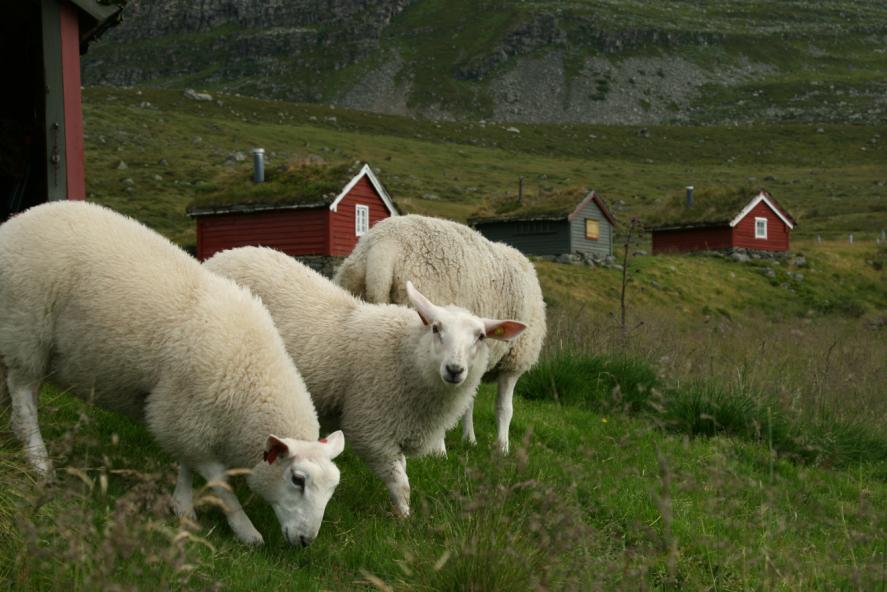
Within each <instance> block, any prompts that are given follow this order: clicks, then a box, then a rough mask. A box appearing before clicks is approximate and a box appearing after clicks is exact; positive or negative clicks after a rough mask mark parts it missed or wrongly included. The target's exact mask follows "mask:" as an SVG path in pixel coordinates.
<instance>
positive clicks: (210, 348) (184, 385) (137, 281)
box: [0, 202, 344, 546]
mask: <svg viewBox="0 0 887 592" xmlns="http://www.w3.org/2000/svg"><path fill="white" fill-rule="evenodd" d="M0 362H2V364H0V371H2V373H4V374H5V375H6V376H5V378H6V383H7V385H8V388H9V395H11V401H12V425H13V430H14V432H15V433H16V435H17V436H18V437H19V438H20V439H21V440H22V442H23V444H24V445H25V448H26V451H27V455H28V458H29V460H30V462H31V463H32V464H33V465H34V466H35V467H36V468H37V469H38V471H40V472H41V473H42V474H44V475H46V476H49V475H50V474H51V463H50V461H49V456H48V454H47V451H46V447H45V445H44V443H43V438H42V436H41V434H40V428H39V425H38V422H37V397H38V393H39V389H40V386H41V384H42V383H43V382H44V381H51V382H52V383H54V384H56V385H59V386H62V387H64V388H71V389H72V390H73V391H74V392H76V393H77V394H78V395H80V396H82V397H83V398H86V399H90V400H93V401H94V402H96V403H97V404H99V405H101V406H103V407H106V408H108V409H111V410H114V411H118V412H122V413H125V414H127V415H129V416H132V417H134V418H136V419H140V420H144V421H146V423H147V425H148V428H149V430H150V431H151V433H152V434H153V435H154V437H155V438H156V439H157V441H158V442H159V443H160V445H161V446H162V447H163V448H164V449H165V450H166V451H167V452H168V453H169V454H171V455H172V456H173V457H174V458H176V459H177V460H178V461H179V463H180V469H179V476H178V481H177V484H176V490H175V494H174V507H175V510H176V512H177V513H178V514H179V515H189V516H193V501H192V484H191V472H192V470H194V471H197V472H198V473H199V474H201V475H202V476H203V477H204V478H205V479H206V480H207V482H208V483H210V484H212V485H213V491H214V493H215V494H216V495H217V496H218V497H219V498H220V499H221V500H222V502H223V504H224V506H225V510H226V517H227V519H228V523H229V524H230V525H231V528H232V530H233V531H234V533H235V534H236V535H237V537H238V538H239V539H240V540H241V541H243V542H245V543H248V544H259V543H261V542H262V535H261V534H259V532H258V531H257V530H256V528H255V527H254V526H253V524H252V522H250V520H249V518H248V517H247V515H246V513H245V512H244V511H243V508H242V507H241V505H240V503H239V502H238V500H237V497H236V496H235V495H234V494H233V493H232V492H231V490H230V488H229V487H228V486H227V484H226V479H227V470H229V469H231V468H251V469H252V471H251V474H250V476H249V477H248V483H249V486H250V487H251V489H252V490H253V491H255V492H256V493H257V494H258V495H259V496H260V497H261V498H263V499H264V500H265V501H267V502H268V503H270V504H271V506H272V508H273V509H274V512H275V514H276V515H277V518H278V520H279V521H280V524H281V527H282V529H283V534H284V536H285V538H286V539H287V541H289V542H290V543H292V544H299V543H300V544H301V545H303V546H305V545H307V544H309V543H310V542H311V541H312V540H313V539H314V537H315V536H316V535H317V532H318V530H319V528H320V523H321V520H322V518H323V513H324V509H325V508H326V505H327V502H328V501H329V499H330V496H331V495H332V493H333V490H334V489H335V487H336V485H337V484H338V482H339V470H338V469H337V468H336V466H335V464H333V462H332V459H333V458H335V457H336V456H337V455H338V454H339V453H340V452H341V451H342V448H343V446H344V437H343V435H342V434H341V433H340V432H337V433H336V434H332V435H331V436H330V437H329V438H328V439H327V440H326V441H323V440H321V441H319V442H318V437H319V431H320V426H319V423H318V420H317V415H316V412H315V410H314V406H313V404H312V402H311V399H310V397H309V395H308V391H307V389H306V387H305V383H304V382H303V380H302V378H301V376H300V375H299V373H298V371H297V370H296V368H295V366H294V365H293V362H292V360H291V359H290V358H289V356H288V355H287V353H286V350H285V348H284V344H283V342H282V340H281V338H280V335H279V334H278V333H277V330H276V328H275V326H274V323H273V321H272V319H271V317H270V316H269V314H268V311H266V310H265V309H264V308H263V307H262V305H261V303H260V302H259V301H258V299H256V298H255V297H254V296H252V295H251V294H250V293H249V292H248V291H247V290H244V289H242V288H240V287H238V286H237V285H235V284H234V283H233V282H231V281H229V280H226V279H224V278H220V277H218V276H216V275H214V274H212V273H209V272H208V271H206V270H205V269H203V268H201V267H200V265H199V264H198V263H197V262H196V261H195V260H194V259H192V258H191V257H189V256H188V255H187V254H186V253H184V252H183V251H182V250H180V249H179V248H177V247H176V246H174V245H173V244H172V243H170V242H169V241H167V240H166V239H164V238H163V237H161V236H160V235H158V234H156V233H155V232H153V231H151V230H149V229H148V228H146V227H145V226H142V225H141V224H139V223H138V222H136V221H135V220H132V219H129V218H126V217H124V216H121V215H119V214H117V213H114V212H113V211H111V210H109V209H106V208H103V207H100V206H97V205H93V204H87V203H83V202H79V203H78V202H54V203H49V204H45V205H40V206H37V207H34V208H31V209H30V210H28V211H26V212H25V213H23V214H21V215H19V216H17V217H15V218H13V219H11V220H9V221H8V222H6V223H5V224H3V225H2V226H0ZM2 382H3V381H2V377H0V384H2ZM274 434H277V436H275V435H274Z"/></svg>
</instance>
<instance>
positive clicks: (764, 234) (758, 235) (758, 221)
mask: <svg viewBox="0 0 887 592" xmlns="http://www.w3.org/2000/svg"><path fill="white" fill-rule="evenodd" d="M761 222H763V223H764V231H763V232H760V231H759V229H760V224H761ZM755 238H761V239H764V240H767V218H755Z"/></svg>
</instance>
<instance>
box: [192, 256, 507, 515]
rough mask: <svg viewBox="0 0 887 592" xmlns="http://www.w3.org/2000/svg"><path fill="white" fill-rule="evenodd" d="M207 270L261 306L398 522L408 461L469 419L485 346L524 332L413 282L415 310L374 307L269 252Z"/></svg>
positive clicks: (212, 263)
mask: <svg viewBox="0 0 887 592" xmlns="http://www.w3.org/2000/svg"><path fill="white" fill-rule="evenodd" d="M204 267H205V268H206V269H209V270H210V271H213V272H215V273H218V274H220V275H222V276H224V277H227V278H230V279H233V280H234V281H236V282H237V283H239V284H240V285H242V286H245V287H248V288H249V289H250V290H252V292H253V293H254V294H256V295H257V296H258V297H259V298H261V299H262V302H263V303H264V304H265V306H266V307H268V310H269V311H270V312H271V316H272V317H274V321H275V323H277V328H278V329H279V330H280V334H281V335H282V336H283V340H284V342H285V343H286V346H287V349H288V351H289V353H290V355H291V356H292V357H293V360H295V362H296V365H297V366H298V367H299V370H300V371H301V373H302V376H303V377H304V378H305V382H306V383H307V384H308V387H309V390H310V392H311V396H312V398H313V399H314V404H315V406H316V407H317V411H318V413H319V414H320V416H321V418H322V419H327V418H329V419H331V420H334V421H338V422H339V423H340V425H341V428H342V430H343V431H344V432H345V436H346V437H347V438H348V442H349V443H350V445H351V447H352V448H353V449H354V450H355V451H356V452H357V453H358V454H359V455H360V456H361V457H362V458H363V459H364V460H365V461H366V462H367V463H368V464H369V465H370V467H371V468H372V469H373V470H374V471H375V473H376V474H377V475H378V476H379V477H380V478H381V479H382V480H383V481H384V482H385V483H386V485H387V486H388V491H389V494H390V495H391V500H392V502H393V503H394V508H395V511H396V512H397V513H398V514H399V515H401V516H407V515H409V511H410V506H409V500H410V484H409V479H408V478H407V473H406V459H405V455H410V456H412V455H419V454H424V453H428V452H432V451H434V450H435V449H436V447H437V446H439V445H440V443H441V442H442V440H443V435H444V432H445V431H446V430H447V429H449V428H451V427H453V426H454V425H455V424H456V422H457V421H458V420H459V417H460V416H461V415H462V414H463V413H464V412H465V409H466V407H467V406H468V404H469V403H470V401H471V399H472V398H473V397H474V393H475V391H476V390H477V385H478V384H479V383H480V379H481V376H482V375H483V373H484V371H485V370H486V367H487V356H488V348H487V342H488V341H491V340H489V339H486V338H487V337H490V338H492V340H509V339H512V338H514V337H516V336H517V335H519V334H520V333H521V331H523V330H524V328H525V326H524V325H523V324H522V323H519V322H515V321H500V320H490V319H482V318H479V317H477V316H475V315H473V314H471V313H470V312H468V311H467V310H465V309H462V308H459V307H455V306H445V307H444V306H435V305H434V304H432V303H431V302H430V301H429V300H428V299H426V298H425V297H424V296H422V294H420V293H419V292H418V291H417V290H415V289H413V287H412V284H410V283H409V282H407V286H406V290H407V295H408V296H407V298H408V301H409V302H410V303H411V304H412V306H413V307H414V308H415V310H414V309H411V308H407V307H405V306H398V305H391V304H381V305H380V304H367V303H365V302H362V301H360V300H358V299H357V298H355V297H354V296H352V295H351V294H349V293H348V292H346V291H345V290H343V289H342V288H340V287H339V286H337V285H335V284H333V283H332V282H331V281H330V280H328V279H327V278H325V277H323V276H322V275H320V274H319V273H317V272H315V271H314V270H312V269H310V268H308V267H306V266H305V265H302V264H301V263H299V262H298V261H296V260H294V259H292V258H291V257H288V256H287V255H284V254H283V253H280V252H278V251H274V250H272V249H267V248H257V247H243V248H239V249H232V250H230V251H223V252H221V253H218V254H216V255H215V256H213V257H212V258H210V259H209V260H207V261H205V262H204ZM417 313H418V314H417Z"/></svg>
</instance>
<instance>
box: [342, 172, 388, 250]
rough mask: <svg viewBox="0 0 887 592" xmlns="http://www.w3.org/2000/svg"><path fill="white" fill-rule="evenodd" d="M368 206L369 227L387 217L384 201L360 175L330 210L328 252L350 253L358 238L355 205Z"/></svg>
mask: <svg viewBox="0 0 887 592" xmlns="http://www.w3.org/2000/svg"><path fill="white" fill-rule="evenodd" d="M358 204H360V205H364V206H369V208H370V228H372V227H373V226H374V225H375V224H376V223H377V222H379V221H380V220H384V219H385V218H387V217H389V215H390V214H389V213H388V208H386V207H385V202H383V201H382V198H381V197H380V196H379V194H378V193H376V190H375V189H374V188H373V186H372V184H371V183H370V182H369V180H368V179H367V178H366V176H364V177H362V178H361V179H360V181H358V182H357V184H355V185H354V187H352V188H351V191H349V192H348V195H346V196H345V198H344V199H342V201H340V202H339V204H338V206H337V207H336V211H335V212H330V254H331V255H337V256H340V257H345V256H348V255H350V254H351V251H352V250H354V246H355V245H357V239H358V238H359V237H358V236H357V235H356V234H355V233H354V218H355V213H354V212H355V206H356V205H358Z"/></svg>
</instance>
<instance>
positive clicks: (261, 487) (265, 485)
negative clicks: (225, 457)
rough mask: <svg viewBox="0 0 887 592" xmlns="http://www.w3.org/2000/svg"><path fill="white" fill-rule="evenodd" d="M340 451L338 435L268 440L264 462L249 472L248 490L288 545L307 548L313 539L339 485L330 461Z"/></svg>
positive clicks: (341, 440) (342, 442) (340, 436)
mask: <svg viewBox="0 0 887 592" xmlns="http://www.w3.org/2000/svg"><path fill="white" fill-rule="evenodd" d="M344 447H345V436H344V435H343V434H342V432H340V431H339V432H334V433H332V434H330V435H329V436H327V437H326V438H324V439H322V440H320V441H319V442H306V441H304V440H294V439H292V438H278V437H276V436H269V437H268V442H267V444H266V446H265V460H264V461H263V462H261V463H259V464H258V465H256V466H255V467H254V468H253V470H252V474H250V476H249V479H248V481H249V486H250V488H251V489H252V490H253V491H255V492H256V493H257V494H258V495H259V496H261V497H262V498H263V499H264V500H265V501H267V502H268V503H269V504H271V507H272V508H273V509H274V513H275V514H276V515H277V519H278V520H279V521H280V527H281V528H282V529H283V536H284V538H285V539H286V540H287V542H289V543H290V544H292V545H301V546H303V547H307V546H308V545H310V544H311V543H312V542H313V541H314V539H315V538H317V533H318V531H319V530H320V524H321V522H322V521H323V513H324V510H325V509H326V505H327V502H329V500H330V497H332V495H333V492H334V491H335V489H336V486H337V485H338V484H339V469H338V467H336V465H335V464H334V463H333V462H332V460H333V459H334V458H335V457H337V456H338V455H339V454H340V453H341V452H342V450H343V449H344Z"/></svg>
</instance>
